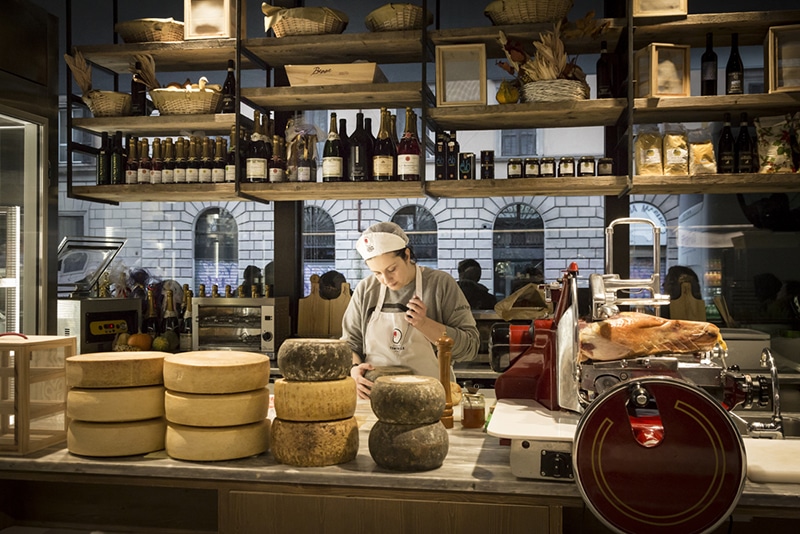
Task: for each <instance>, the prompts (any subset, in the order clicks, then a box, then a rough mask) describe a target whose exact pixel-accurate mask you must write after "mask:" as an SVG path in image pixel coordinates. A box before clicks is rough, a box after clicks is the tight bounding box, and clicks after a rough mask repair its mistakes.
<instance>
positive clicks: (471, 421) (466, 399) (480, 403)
mask: <svg viewBox="0 0 800 534" xmlns="http://www.w3.org/2000/svg"><path fill="white" fill-rule="evenodd" d="M467 391H468V392H467V393H464V394H463V395H462V396H461V426H463V427H464V428H483V425H484V424H485V423H486V399H485V398H484V396H483V394H481V393H478V388H477V387H470V388H467Z"/></svg>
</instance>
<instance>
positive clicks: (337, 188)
mask: <svg viewBox="0 0 800 534" xmlns="http://www.w3.org/2000/svg"><path fill="white" fill-rule="evenodd" d="M241 192H242V193H243V194H245V195H247V196H249V197H253V198H254V199H257V200H262V201H275V200H309V199H312V198H319V199H325V200H357V199H383V198H420V197H423V196H424V191H423V186H422V183H421V182H337V183H321V182H313V183H306V182H283V183H279V184H249V183H248V184H241Z"/></svg>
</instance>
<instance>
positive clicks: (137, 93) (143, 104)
mask: <svg viewBox="0 0 800 534" xmlns="http://www.w3.org/2000/svg"><path fill="white" fill-rule="evenodd" d="M135 68H136V71H139V70H141V69H142V63H141V62H140V61H137V62H136V63H135ZM131 115H132V116H139V115H148V113H147V86H146V85H145V84H144V83H142V81H141V80H140V79H139V75H138V74H134V75H133V76H132V77H131Z"/></svg>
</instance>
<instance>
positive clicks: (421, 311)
mask: <svg viewBox="0 0 800 534" xmlns="http://www.w3.org/2000/svg"><path fill="white" fill-rule="evenodd" d="M406 308H407V310H406V321H408V323H409V324H410V325H411V326H413V327H414V328H421V327H422V325H423V324H425V322H426V321H427V320H428V315H427V313H428V307H427V306H426V305H425V303H424V302H422V299H421V298H419V297H418V296H416V295H414V296H413V297H411V300H409V301H408V304H406Z"/></svg>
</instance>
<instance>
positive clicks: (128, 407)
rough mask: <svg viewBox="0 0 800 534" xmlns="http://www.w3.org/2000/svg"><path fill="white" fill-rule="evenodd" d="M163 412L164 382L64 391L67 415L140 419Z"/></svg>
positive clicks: (101, 419) (85, 418)
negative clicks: (151, 384) (131, 386)
mask: <svg viewBox="0 0 800 534" xmlns="http://www.w3.org/2000/svg"><path fill="white" fill-rule="evenodd" d="M163 416H164V386H141V387H134V388H103V389H88V388H87V389H84V388H71V389H70V390H69V391H68V392H67V417H69V418H70V419H78V420H80V421H90V422H95V423H121V422H125V421H144V420H146V419H153V418H156V417H163Z"/></svg>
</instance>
